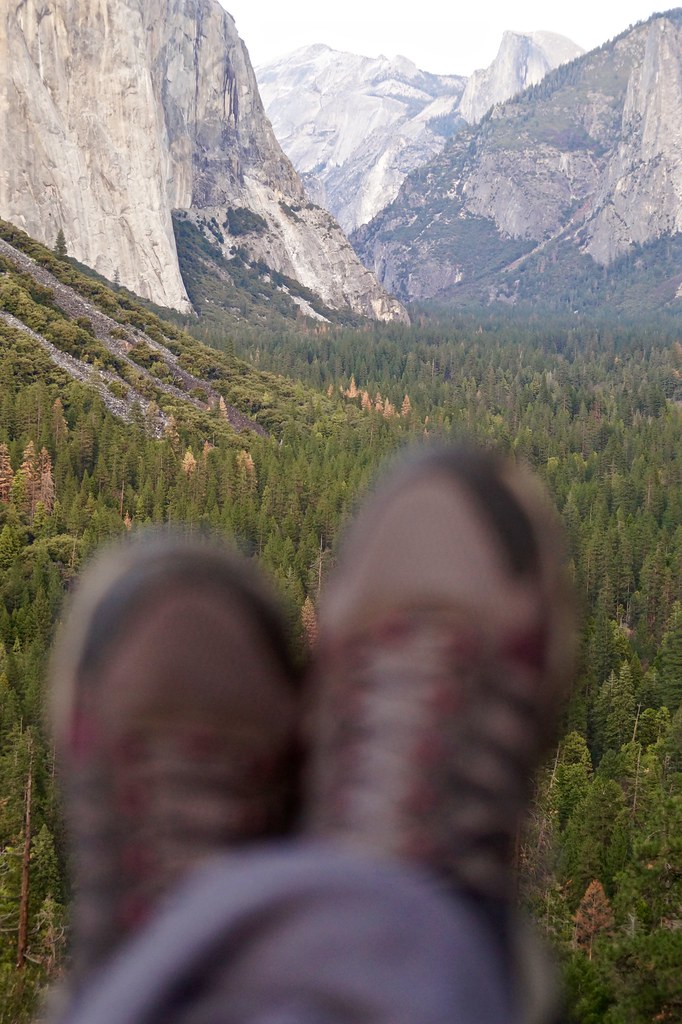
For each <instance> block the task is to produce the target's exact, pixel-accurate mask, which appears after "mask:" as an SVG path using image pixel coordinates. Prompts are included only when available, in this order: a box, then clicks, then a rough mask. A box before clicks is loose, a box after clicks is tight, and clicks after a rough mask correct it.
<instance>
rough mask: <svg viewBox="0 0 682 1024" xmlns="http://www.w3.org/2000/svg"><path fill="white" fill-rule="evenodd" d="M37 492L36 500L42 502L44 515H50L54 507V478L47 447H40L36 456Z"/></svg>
mask: <svg viewBox="0 0 682 1024" xmlns="http://www.w3.org/2000/svg"><path fill="white" fill-rule="evenodd" d="M38 476H39V481H38V493H37V500H38V501H39V502H42V504H43V507H44V509H45V513H46V515H48V516H49V515H52V510H53V508H54V498H55V492H54V479H53V476H52V459H51V458H50V453H49V452H48V450H47V448H41V449H40V454H39V456H38Z"/></svg>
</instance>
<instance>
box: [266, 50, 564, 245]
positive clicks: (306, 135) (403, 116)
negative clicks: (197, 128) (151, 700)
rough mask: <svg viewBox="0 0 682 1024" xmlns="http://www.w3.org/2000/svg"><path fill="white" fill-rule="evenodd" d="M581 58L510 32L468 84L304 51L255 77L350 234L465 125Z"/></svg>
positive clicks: (276, 123)
mask: <svg viewBox="0 0 682 1024" xmlns="http://www.w3.org/2000/svg"><path fill="white" fill-rule="evenodd" d="M581 52H582V51H581V50H580V48H579V47H577V46H576V45H575V44H574V43H572V42H570V40H568V39H565V38H564V37H563V36H556V35H553V34H552V33H548V32H534V33H532V34H531V35H519V34H518V33H513V32H507V33H505V35H504V38H503V41H502V45H501V47H500V51H499V53H498V55H497V57H496V58H495V61H494V62H493V64H492V65H491V66H490V68H488V69H487V70H485V71H476V72H475V73H474V74H473V75H472V77H471V78H470V79H469V80H468V81H467V79H466V78H465V77H462V76H461V75H432V74H428V73H427V72H425V71H420V70H419V68H417V67H416V65H414V64H413V63H412V62H411V61H409V60H407V59H406V58H405V57H396V58H394V59H393V60H388V59H387V58H386V57H378V58H376V59H373V58H370V57H359V56H357V55H356V54H352V53H341V52H339V51H338V50H332V49H330V48H329V47H328V46H321V45H318V46H307V47H304V48H303V49H301V50H296V51H295V52H294V53H292V54H290V55H289V56H288V57H284V58H282V59H281V60H277V61H274V62H272V63H271V64H267V65H265V66H263V67H261V68H257V69H256V75H257V77H258V83H259V85H260V90H261V95H262V97H263V102H264V103H265V106H266V110H267V114H268V117H269V118H270V120H271V121H272V125H273V127H274V129H275V134H276V135H277V138H278V139H279V141H280V142H281V144H282V147H283V148H284V151H285V152H286V153H287V155H288V156H289V158H290V159H291V161H292V163H293V164H294V166H295V167H296V169H297V171H298V172H299V173H300V174H301V175H302V176H303V178H304V181H305V183H306V187H307V188H308V191H309V192H310V194H311V195H312V196H313V197H314V198H315V199H316V201H317V202H319V203H321V204H322V205H323V206H326V207H327V209H329V210H330V211H331V213H333V214H334V216H335V217H336V218H337V219H338V221H339V223H340V224H341V226H342V227H343V228H344V229H345V230H346V231H352V230H354V229H355V228H357V227H359V226H360V225H361V224H365V223H367V222H368V221H369V220H371V219H372V217H374V216H375V215H376V214H377V213H378V212H379V211H380V210H382V209H383V208H384V207H385V206H387V205H388V203H390V202H392V200H393V199H394V198H395V197H396V195H397V193H398V190H399V188H400V186H401V184H402V182H403V181H404V180H405V178H406V176H407V175H408V174H409V173H410V171H413V170H415V169H416V168H417V167H420V166H421V165H422V164H424V163H426V162H427V161H428V160H430V159H431V158H432V157H434V156H435V155H436V154H437V153H440V151H441V150H442V149H443V147H444V146H445V144H446V142H447V140H448V139H449V138H450V137H451V136H452V135H453V134H454V133H455V132H456V131H457V130H458V129H459V128H461V127H462V126H463V125H464V124H465V122H466V121H476V120H478V119H479V118H480V116H481V115H482V114H483V113H485V111H486V110H488V108H489V107H490V106H492V105H493V104H494V103H499V102H502V101H503V100H506V99H508V98H509V97H510V96H513V95H514V94H515V93H517V92H520V91H521V90H522V89H524V88H525V87H526V86H527V85H531V84H533V83H535V82H537V81H539V80H540V78H542V77H543V75H544V74H546V72H547V71H548V70H550V69H551V68H554V67H557V66H558V65H559V64H561V63H564V62H565V61H567V60H570V59H572V58H573V57H575V56H577V55H578V54H579V53H581Z"/></svg>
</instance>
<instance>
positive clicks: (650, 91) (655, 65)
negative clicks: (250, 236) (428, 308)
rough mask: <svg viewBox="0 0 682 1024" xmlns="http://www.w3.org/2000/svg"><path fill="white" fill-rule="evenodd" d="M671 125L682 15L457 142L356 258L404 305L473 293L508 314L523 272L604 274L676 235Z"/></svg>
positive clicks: (626, 37) (412, 186)
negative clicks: (541, 266) (501, 301)
mask: <svg viewBox="0 0 682 1024" xmlns="http://www.w3.org/2000/svg"><path fill="white" fill-rule="evenodd" d="M681 125H682V11H671V12H668V14H666V15H655V16H654V17H653V18H652V19H650V21H648V22H647V23H645V24H642V25H638V26H636V27H635V28H634V29H632V30H630V31H628V32H626V33H624V34H623V35H621V36H620V37H618V38H617V39H616V40H613V41H612V42H611V43H608V44H605V45H604V46H602V47H600V48H599V49H597V50H594V51H592V52H591V53H589V54H586V55H585V56H584V57H581V58H580V59H578V60H576V61H574V62H573V63H571V64H569V65H566V66H564V67H561V68H559V69H558V70H556V71H554V72H553V73H552V74H550V75H548V76H547V77H546V78H545V79H544V80H543V81H542V82H541V83H540V84H539V85H537V86H535V87H534V88H531V89H529V90H528V91H526V92H525V93H523V94H522V95H520V96H519V97H517V98H515V99H514V100H511V101H509V102H508V103H506V104H505V105H504V106H497V107H495V108H493V110H492V111H491V112H490V113H489V114H488V115H487V116H486V117H484V118H483V120H482V121H481V123H480V124H479V125H478V126H475V127H470V128H468V129H466V130H464V131H462V132H460V133H459V134H458V135H457V136H456V137H455V138H454V139H453V140H452V141H451V143H449V145H448V147H447V148H446V149H445V150H444V151H443V152H442V153H441V154H440V155H439V156H438V157H436V158H435V159H434V160H432V161H431V162H430V163H429V164H428V165H427V166H426V167H424V168H422V169H421V170H420V171H419V172H418V173H416V174H413V175H411V176H410V177H409V178H408V179H407V181H406V182H405V183H404V185H403V188H402V190H401V192H400V194H399V195H398V197H397V199H396V200H395V202H394V203H393V204H392V205H391V206H389V207H388V208H387V209H386V210H384V211H383V212H382V213H381V214H380V215H379V216H378V217H377V218H375V220H374V221H373V222H372V223H371V224H369V225H367V226H365V227H364V228H362V229H361V230H360V231H358V232H357V233H356V235H355V236H354V242H355V244H356V248H357V250H358V251H359V252H360V254H361V256H362V257H363V259H364V260H365V261H366V263H367V265H368V266H371V267H374V268H375V269H376V270H377V272H378V274H379V276H380V279H381V280H383V282H384V283H385V284H386V285H387V287H389V288H391V289H392V290H395V293H396V294H398V295H400V296H402V297H403V298H406V299H412V298H420V299H423V298H433V297H436V296H438V297H441V298H455V299H456V298H457V296H458V295H460V294H464V293H468V294H469V295H471V294H472V286H477V288H478V295H479V296H481V295H487V296H488V297H492V298H500V297H502V298H505V299H507V300H511V301H513V300H514V291H513V287H512V284H513V285H514V286H518V285H519V281H521V282H522V280H523V270H524V269H526V267H527V266H528V267H529V266H530V265H531V261H533V260H534V261H535V265H538V261H540V262H542V261H546V262H547V263H548V269H547V273H549V264H550V263H551V264H553V265H556V266H555V270H554V271H553V273H555V275H556V276H557V277H560V276H561V274H562V273H564V274H566V273H567V270H566V268H567V267H568V266H569V265H571V266H575V260H576V259H579V260H581V261H582V263H581V266H589V265H591V266H594V267H596V266H597V265H599V266H607V265H608V264H610V263H611V262H612V261H614V260H615V259H616V258H618V257H619V256H621V255H623V254H624V253H626V252H628V251H629V250H630V249H631V247H632V246H633V244H640V245H642V244H647V243H651V242H652V241H654V240H656V239H658V238H660V237H662V236H664V235H671V236H672V235H675V234H676V233H678V232H680V231H682V127H681ZM562 261H563V262H562ZM585 261H587V263H585ZM562 267H563V270H562ZM500 275H502V276H505V275H506V277H507V279H508V282H511V284H509V283H508V284H507V285H505V286H504V287H502V288H500V280H501V277H500Z"/></svg>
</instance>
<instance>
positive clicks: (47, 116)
mask: <svg viewBox="0 0 682 1024" xmlns="http://www.w3.org/2000/svg"><path fill="white" fill-rule="evenodd" d="M0 131H1V133H2V138H3V143H4V146H3V155H2V157H1V158H0V216H3V217H4V218H6V219H7V220H10V221H12V222H14V223H16V224H17V225H18V226H20V227H22V228H24V229H25V230H27V231H28V232H29V233H30V234H32V235H33V236H35V237H36V238H38V239H40V240H41V241H44V242H46V243H47V244H52V243H53V242H54V239H55V237H56V234H57V231H58V230H59V229H60V228H61V229H62V230H63V231H64V235H65V237H66V240H67V244H68V248H69V252H70V254H71V255H73V256H75V257H76V258H77V259H78V260H80V261H82V262H83V263H86V264H88V265H89V266H91V267H93V268H94V269H96V270H97V271H98V272H100V273H102V274H103V275H105V276H106V277H108V278H110V279H116V280H120V282H121V283H122V284H124V285H126V286H128V287H129V288H131V289H132V290H134V291H135V292H137V293H138V294H140V295H142V296H144V297H146V298H149V299H152V300H153V301H154V302H156V303H159V304H160V305H165V306H171V307H174V308H176V309H180V310H188V309H189V301H188V298H187V292H186V289H185V286H184V283H183V280H182V276H181V273H180V269H179V265H178V256H177V251H176V241H175V236H174V231H173V214H174V212H180V214H181V215H183V216H185V217H187V218H189V219H191V220H193V221H194V223H196V224H197V225H198V226H199V228H200V229H201V230H202V231H203V232H204V233H205V234H206V235H207V237H210V238H211V240H212V241H213V242H214V243H215V244H216V245H219V246H220V247H221V250H222V252H223V254H224V255H225V256H227V257H229V256H230V255H232V254H233V253H235V252H236V251H237V249H239V251H240V254H241V258H243V257H244V256H246V257H247V258H248V259H251V260H254V261H260V262H262V263H264V264H267V266H268V267H270V268H271V269H272V270H274V271H276V272H278V273H280V274H283V275H286V276H287V277H289V278H293V279H295V280H297V281H299V282H300V283H301V284H302V285H303V286H305V287H306V288H308V289H310V290H311V291H313V292H315V293H316V294H317V295H318V296H319V297H320V298H321V300H322V301H323V302H324V303H325V304H326V305H327V306H329V307H331V308H349V309H351V310H353V311H354V312H357V313H362V314H364V315H367V316H371V317H375V318H377V319H384V320H388V319H395V318H398V319H402V318H404V317H405V314H404V311H403V310H402V308H401V306H400V305H399V304H398V303H397V302H396V301H395V300H393V299H391V298H390V297H389V296H388V295H386V294H385V292H384V291H383V289H382V288H380V287H379V286H378V284H377V283H376V281H375V279H374V277H373V275H372V274H371V273H369V272H368V271H366V270H365V269H364V267H362V265H361V264H360V263H359V262H358V260H357V258H356V256H355V254H354V252H353V250H352V249H351V247H350V246H349V244H348V242H347V241H346V239H345V237H344V235H343V233H342V232H341V230H340V229H339V227H338V225H337V224H336V223H335V222H334V221H333V220H332V218H331V217H330V216H329V215H328V214H327V213H326V211H323V210H321V209H319V208H318V207H316V206H314V205H313V204H312V203H309V202H308V199H307V197H306V195H305V193H304V191H303V187H302V185H301V182H300V180H299V178H298V175H297V174H296V172H295V171H294V169H293V167H292V166H291V164H290V163H289V161H288V159H287V158H286V157H285V156H284V154H283V153H282V151H281V149H280V147H279V145H278V143H277V141H276V139H275V137H274V134H273V132H272V129H271V127H270V124H269V122H268V120H267V118H266V117H265V114H264V111H263V106H262V103H261V100H260V97H259V94H258V88H257V85H256V80H255V77H254V74H253V70H252V68H251V64H250V61H249V57H248V53H247V51H246V48H245V46H244V44H243V42H242V41H241V39H240V38H239V36H238V34H237V32H236V29H235V25H234V21H233V19H232V18H231V16H230V15H229V14H227V13H226V12H225V11H224V10H223V9H222V7H221V6H220V4H219V3H218V2H217V0H126V2H123V0H19V2H17V0H0ZM230 224H232V225H233V226H234V225H235V224H237V225H238V231H237V234H236V235H234V234H232V233H231V228H230Z"/></svg>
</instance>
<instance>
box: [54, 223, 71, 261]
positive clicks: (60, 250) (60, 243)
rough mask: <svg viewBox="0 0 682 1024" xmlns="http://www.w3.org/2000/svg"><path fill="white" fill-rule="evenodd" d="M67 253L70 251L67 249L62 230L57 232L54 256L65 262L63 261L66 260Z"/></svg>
mask: <svg viewBox="0 0 682 1024" xmlns="http://www.w3.org/2000/svg"><path fill="white" fill-rule="evenodd" d="M67 253H68V250H67V248H66V239H65V237H64V232H63V230H62V229H61V228H60V229H59V231H58V232H57V237H56V238H55V240H54V254H55V256H57V257H58V258H59V259H60V260H63V259H65V258H66V256H67Z"/></svg>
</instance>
